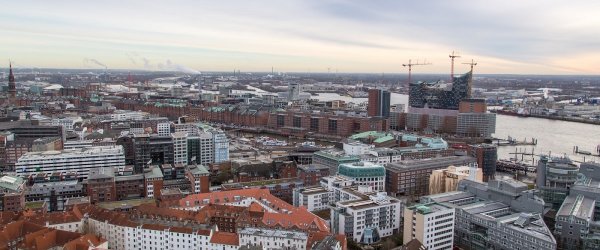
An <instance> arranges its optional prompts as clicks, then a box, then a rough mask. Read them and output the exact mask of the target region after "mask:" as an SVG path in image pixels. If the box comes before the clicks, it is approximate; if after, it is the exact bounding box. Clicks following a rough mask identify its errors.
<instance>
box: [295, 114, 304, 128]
mask: <svg viewBox="0 0 600 250" xmlns="http://www.w3.org/2000/svg"><path fill="white" fill-rule="evenodd" d="M293 125H294V127H296V128H301V127H302V117H300V116H294V119H293Z"/></svg>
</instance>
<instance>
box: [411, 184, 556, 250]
mask: <svg viewBox="0 0 600 250" xmlns="http://www.w3.org/2000/svg"><path fill="white" fill-rule="evenodd" d="M421 202H422V203H424V204H427V203H434V202H435V203H438V204H443V205H445V206H450V207H453V208H455V210H456V212H455V215H456V219H455V222H454V224H455V226H454V245H455V246H457V247H459V248H462V249H543V250H551V249H556V247H557V244H556V240H555V238H554V236H553V235H552V232H551V230H550V229H549V228H548V227H547V226H546V224H545V223H544V221H543V219H542V214H543V213H544V211H545V203H544V201H543V200H542V199H541V198H539V197H538V196H537V195H536V194H535V192H534V191H533V190H528V189H527V185H525V184H524V183H521V182H517V181H514V180H511V179H507V180H490V181H489V182H488V183H482V182H476V181H471V180H463V181H461V182H460V183H459V185H458V191H455V192H448V193H442V194H435V195H430V196H424V197H422V198H421ZM405 223H407V221H406V220H405Z"/></svg>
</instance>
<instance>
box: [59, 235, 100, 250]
mask: <svg viewBox="0 0 600 250" xmlns="http://www.w3.org/2000/svg"><path fill="white" fill-rule="evenodd" d="M104 242H106V240H104V239H102V238H100V237H98V236H96V235H94V234H86V235H83V236H81V237H79V238H77V239H74V240H72V241H69V242H67V244H65V245H64V247H63V249H64V250H88V249H89V248H90V247H91V246H90V243H91V244H92V245H93V246H98V245H101V244H104Z"/></svg>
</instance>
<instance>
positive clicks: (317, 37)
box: [0, 1, 600, 74]
mask: <svg viewBox="0 0 600 250" xmlns="http://www.w3.org/2000/svg"><path fill="white" fill-rule="evenodd" d="M540 6H543V8H540ZM3 7H4V8H2V9H1V10H0V13H1V15H0V27H1V29H0V35H1V36H2V37H5V38H6V39H2V40H1V41H0V57H4V58H6V59H9V58H10V59H11V60H12V61H13V62H14V66H15V67H17V68H30V67H41V68H90V69H97V68H104V67H106V68H108V69H146V70H178V71H183V72H190V73H192V72H199V71H232V70H234V69H237V70H241V71H246V72H248V71H262V72H266V71H270V70H271V67H274V70H275V71H276V72H327V71H331V72H336V71H338V72H340V73H341V72H349V73H355V72H365V73H381V72H385V73H406V72H407V69H406V68H404V67H402V64H404V63H407V62H408V60H409V59H412V60H413V62H414V61H416V60H418V59H419V60H420V61H421V62H422V61H423V60H425V59H427V61H429V62H432V63H433V64H432V65H428V66H423V67H418V68H417V67H415V68H414V69H413V73H416V74H418V73H446V72H448V73H449V71H450V60H449V58H448V54H449V53H451V52H452V51H453V50H456V51H459V52H460V54H461V55H462V57H461V58H458V59H457V63H456V66H455V72H456V73H463V72H466V71H468V70H469V66H468V65H464V64H462V62H467V61H470V60H471V59H474V60H475V61H477V62H478V63H479V64H478V65H477V66H476V68H475V71H476V73H481V74H496V73H499V74H513V73H514V74H597V69H596V68H594V66H595V65H600V59H598V58H600V56H599V55H600V47H598V46H597V44H600V35H599V34H597V33H594V32H592V31H593V30H597V28H598V27H600V17H597V15H595V12H596V11H595V10H597V9H598V7H600V3H598V2H594V1H581V2H577V3H571V2H567V1H559V2H553V3H552V4H548V3H547V2H545V1H528V2H526V3H522V2H517V1H509V2H505V1H503V2H500V1H497V2H494V3H490V2H485V3H480V2H470V1H469V2H467V1H452V2H443V1H434V2H426V3H416V2H410V3H401V2H393V1H382V2H378V3H377V4H374V3H367V2H364V3H363V2H358V1H356V2H355V1H350V2H347V1H343V2H342V1H308V2H307V1H285V2H275V1H265V2H260V3H257V2H244V1H239V2H235V3H234V2H227V3H213V2H211V3H210V4H206V3H197V2H188V1H178V2H175V3H143V4H141V3H140V2H135V1H133V2H107V3H102V4H100V3H88V2H60V1H59V2H52V4H48V3H33V2H30V1H19V2H11V3H7V4H5V5H3ZM89 10H93V12H89Z"/></svg>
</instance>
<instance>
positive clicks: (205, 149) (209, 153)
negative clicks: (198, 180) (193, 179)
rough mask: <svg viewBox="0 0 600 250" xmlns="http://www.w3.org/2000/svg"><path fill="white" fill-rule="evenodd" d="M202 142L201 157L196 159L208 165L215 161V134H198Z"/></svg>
mask: <svg viewBox="0 0 600 250" xmlns="http://www.w3.org/2000/svg"><path fill="white" fill-rule="evenodd" d="M198 138H199V143H200V157H198V158H197V159H196V161H197V162H198V163H199V164H202V165H207V164H209V163H213V161H214V159H215V151H214V145H213V135H212V133H209V132H204V133H200V135H199V136H198Z"/></svg>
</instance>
